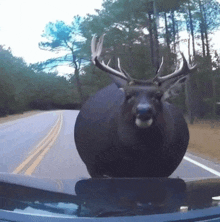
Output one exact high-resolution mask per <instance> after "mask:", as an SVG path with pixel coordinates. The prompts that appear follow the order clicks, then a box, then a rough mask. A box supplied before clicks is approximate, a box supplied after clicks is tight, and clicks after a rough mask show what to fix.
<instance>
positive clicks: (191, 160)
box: [184, 156, 220, 177]
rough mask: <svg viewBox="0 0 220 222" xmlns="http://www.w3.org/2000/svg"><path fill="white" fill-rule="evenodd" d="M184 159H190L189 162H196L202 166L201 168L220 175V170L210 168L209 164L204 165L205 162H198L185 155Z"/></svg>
mask: <svg viewBox="0 0 220 222" xmlns="http://www.w3.org/2000/svg"><path fill="white" fill-rule="evenodd" d="M184 159H185V160H187V161H189V162H191V163H193V164H195V165H197V166H199V167H201V168H203V169H204V170H207V171H209V172H210V173H212V174H214V175H216V176H218V177H220V172H218V171H216V170H213V169H212V168H209V167H207V166H205V165H203V164H201V163H199V162H197V161H195V160H193V159H191V158H189V157H187V156H184Z"/></svg>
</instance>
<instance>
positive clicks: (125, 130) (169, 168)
mask: <svg viewBox="0 0 220 222" xmlns="http://www.w3.org/2000/svg"><path fill="white" fill-rule="evenodd" d="M123 101H124V95H123V93H122V92H121V91H120V90H119V89H118V87H117V86H116V85H115V84H112V85H109V86H107V87H106V88H104V89H102V90H100V91H99V92H98V93H97V94H96V95H95V96H93V97H91V98H90V99H89V100H88V101H87V102H86V103H85V104H84V106H83V107H82V109H81V111H80V113H79V115H78V117H77V120H76V124H75V142H76V147H77V150H78V152H79V155H80V157H81V158H82V160H83V161H84V163H85V164H86V166H87V169H88V171H89V173H90V175H91V176H92V177H103V176H105V175H106V176H109V177H167V176H169V175H171V174H172V173H173V172H174V170H175V169H176V168H177V167H178V165H179V164H180V162H181V161H182V159H183V156H184V154H185V152H186V149H187V146H188V141H189V132H188V127H187V124H186V122H185V120H184V118H183V115H182V113H181V112H180V111H179V110H178V109H177V108H176V107H175V106H173V105H171V104H169V103H167V102H162V112H161V113H160V115H159V116H157V120H156V121H155V122H154V123H153V125H152V126H151V127H150V128H147V129H140V128H138V127H137V126H135V125H134V123H133V122H132V120H131V122H123V118H122V117H121V116H120V115H121V114H120V113H121V112H120V111H121V106H122V104H123Z"/></svg>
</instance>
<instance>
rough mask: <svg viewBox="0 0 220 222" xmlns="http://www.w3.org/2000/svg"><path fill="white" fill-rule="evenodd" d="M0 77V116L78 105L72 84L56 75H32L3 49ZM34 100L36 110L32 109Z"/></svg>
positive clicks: (0, 60)
mask: <svg viewBox="0 0 220 222" xmlns="http://www.w3.org/2000/svg"><path fill="white" fill-rule="evenodd" d="M0 78H1V81H0V116H4V115H7V114H13V113H21V112H24V111H27V110H30V109H34V108H38V109H40V108H44V109H47V108H56V107H57V106H61V105H66V104H73V103H77V102H78V101H76V100H75V101H74V100H73V96H72V94H73V92H72V91H71V84H70V83H69V82H68V81H67V80H66V78H64V77H59V76H57V74H55V73H48V74H46V73H43V72H34V71H33V70H32V69H31V68H30V67H28V66H27V65H26V64H25V62H24V61H23V60H22V59H21V58H16V57H14V56H13V55H12V54H11V52H10V50H6V49H4V48H3V47H2V46H1V47H0ZM36 101H38V107H36V106H35V107H33V104H34V103H35V104H36ZM42 104H44V107H42ZM49 104H50V107H49Z"/></svg>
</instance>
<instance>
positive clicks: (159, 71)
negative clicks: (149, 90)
mask: <svg viewBox="0 0 220 222" xmlns="http://www.w3.org/2000/svg"><path fill="white" fill-rule="evenodd" d="M163 65H164V61H163V57H162V59H161V63H160V67H159V69H158V71H157V75H156V76H155V78H156V77H158V76H161V75H162V72H163Z"/></svg>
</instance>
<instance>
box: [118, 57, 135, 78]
mask: <svg viewBox="0 0 220 222" xmlns="http://www.w3.org/2000/svg"><path fill="white" fill-rule="evenodd" d="M118 68H119V70H120V72H121V73H123V74H124V75H125V76H126V77H127V78H128V79H129V81H131V79H132V78H131V77H130V75H129V74H128V73H127V72H125V70H124V69H123V68H122V67H121V61H120V59H119V58H118Z"/></svg>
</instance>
